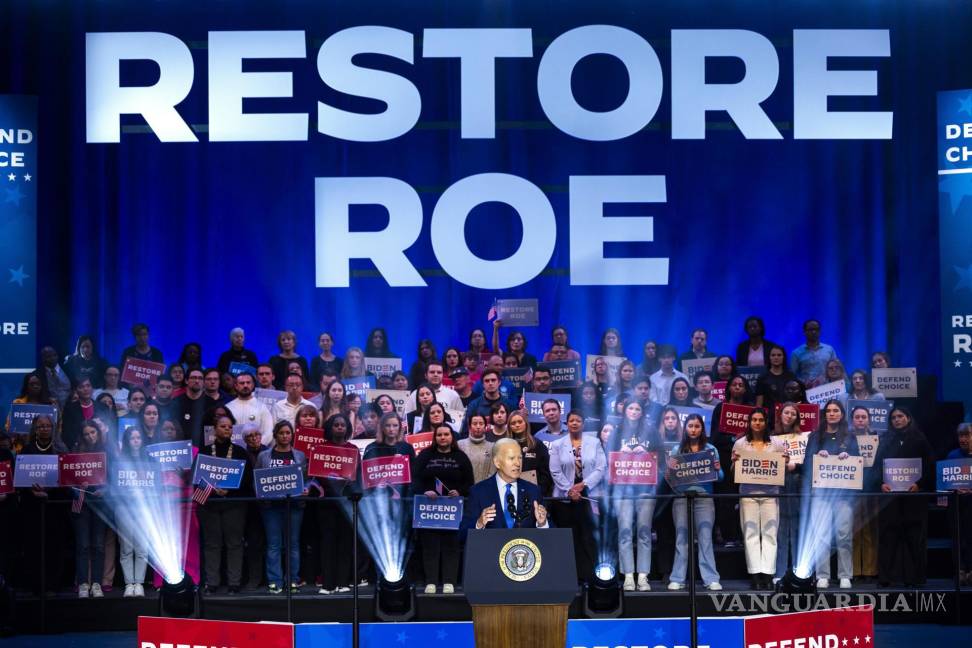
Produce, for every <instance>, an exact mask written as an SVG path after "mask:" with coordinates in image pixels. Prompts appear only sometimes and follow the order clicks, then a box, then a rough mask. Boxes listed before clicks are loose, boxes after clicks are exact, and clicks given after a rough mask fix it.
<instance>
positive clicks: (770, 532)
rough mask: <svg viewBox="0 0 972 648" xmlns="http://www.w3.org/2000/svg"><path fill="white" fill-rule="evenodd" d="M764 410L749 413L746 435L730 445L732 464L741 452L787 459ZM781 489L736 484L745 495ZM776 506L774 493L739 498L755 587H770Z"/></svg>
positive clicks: (734, 463) (774, 555)
mask: <svg viewBox="0 0 972 648" xmlns="http://www.w3.org/2000/svg"><path fill="white" fill-rule="evenodd" d="M768 418H769V417H768V416H767V414H766V410H764V409H762V408H758V409H756V410H755V411H754V412H753V413H752V414H750V415H749V426H748V428H747V429H746V435H745V436H742V437H740V438H738V439H737V440H736V442H735V443H734V444H733V446H732V465H733V470H734V469H735V465H736V462H738V461H739V455H740V453H742V452H752V453H757V454H764V453H765V454H780V455H783V457H784V459H785V460H786V461H787V462H789V459H790V455H789V452H787V447H786V444H784V443H783V441H781V440H780V439H778V438H776V437H771V436H769V430H768V429H767V427H768V425H767V424H768ZM779 492H780V488H779V486H769V485H765V484H744V483H741V484H739V493H740V494H741V495H742V494H746V495H770V494H776V493H779ZM778 521H779V506H778V504H777V499H776V498H775V497H743V498H742V499H740V500H739V523H740V525H741V526H742V531H743V542H744V543H745V547H746V571H747V572H749V577H750V579H751V584H752V588H753V589H754V590H762V589H771V588H772V582H771V580H772V578H773V574H774V573H776V531H777V525H778Z"/></svg>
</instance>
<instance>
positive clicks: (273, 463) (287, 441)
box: [256, 420, 307, 594]
mask: <svg viewBox="0 0 972 648" xmlns="http://www.w3.org/2000/svg"><path fill="white" fill-rule="evenodd" d="M293 441H294V426H293V424H291V423H290V421H286V420H284V421H278V422H277V424H276V425H274V426H273V445H272V446H271V447H269V448H267V449H266V450H264V451H263V452H261V453H260V456H259V457H258V458H257V463H256V468H258V469H261V468H276V467H277V466H290V465H297V466H299V467H300V470H301V472H306V469H307V456H306V455H305V454H304V453H303V452H301V451H300V450H298V449H296V448H294V447H293V445H292V444H293ZM260 513H261V514H262V516H263V528H264V531H265V532H266V535H267V555H266V568H267V584H268V586H269V589H270V593H271V594H279V593H280V592H282V591H283V589H282V588H281V584H283V583H284V580H283V578H284V573H283V569H281V561H280V556H281V551H282V549H283V548H284V547H283V544H284V543H283V538H284V525H285V524H289V525H290V547H289V549H290V553H289V554H288V556H287V557H288V562H289V564H288V574H287V575H289V576H290V589H291V590H293V591H297V589H299V586H298V584H297V575H298V574H299V573H300V524H301V521H302V520H303V519H304V503H303V502H297V503H296V504H293V505H292V506H291V507H290V517H289V519H288V517H287V504H286V502H261V508H260Z"/></svg>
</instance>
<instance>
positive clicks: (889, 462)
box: [884, 458, 921, 492]
mask: <svg viewBox="0 0 972 648" xmlns="http://www.w3.org/2000/svg"><path fill="white" fill-rule="evenodd" d="M919 479H921V459H918V458H914V459H885V460H884V483H885V484H887V485H888V486H890V487H891V490H892V491H895V492H898V491H906V490H908V489H909V488H911V487H912V485H914V484H917V483H918V480H919Z"/></svg>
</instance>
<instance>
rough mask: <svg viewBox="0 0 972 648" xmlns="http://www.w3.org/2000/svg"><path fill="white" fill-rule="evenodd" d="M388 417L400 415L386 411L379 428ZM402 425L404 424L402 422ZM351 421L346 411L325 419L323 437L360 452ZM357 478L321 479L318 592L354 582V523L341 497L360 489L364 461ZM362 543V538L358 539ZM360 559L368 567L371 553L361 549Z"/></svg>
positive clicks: (340, 589) (346, 588)
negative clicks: (352, 439) (346, 513)
mask: <svg viewBox="0 0 972 648" xmlns="http://www.w3.org/2000/svg"><path fill="white" fill-rule="evenodd" d="M385 417H389V419H388V420H391V419H392V418H394V419H395V420H396V421H398V415H397V414H395V413H394V412H391V413H387V414H383V415H382V418H381V420H380V421H379V423H378V427H379V428H381V427H384V426H385V423H386V419H385ZM399 426H401V423H400V422H399ZM350 438H351V420H350V419H349V418H348V417H347V416H345V415H344V414H335V415H334V416H332V417H331V418H329V419H327V420H326V421H325V422H324V439H325V440H326V441H327V443H328V445H332V446H336V447H339V448H347V449H353V450H354V451H355V452H357V451H358V446H356V445H354V444H353V443H351V441H350V440H349V439H350ZM355 474H356V478H355V479H353V480H350V481H349V480H345V479H336V478H328V479H320V480H319V482H320V484H321V486H323V489H324V497H326V498H327V499H326V500H324V501H321V502H318V503H317V528H318V530H319V531H320V536H321V568H322V571H323V572H324V574H323V576H324V577H323V580H322V581H321V588H320V589H319V590H318V591H317V593H318V594H330V593H332V592H334V593H337V594H343V593H344V592H350V591H351V584H352V582H353V580H352V579H353V578H354V576H353V575H352V574H353V573H354V571H355V566H354V565H353V564H352V563H351V554H352V549H353V546H352V544H351V543H352V542H354V533H353V531H352V529H351V523H350V522H349V521H348V518H347V516H345V515H344V512H343V511H342V510H341V503H340V501H338V498H344V497H347V496H348V495H349V494H350V493H351V492H352V491H354V490H356V489H357V490H360V489H359V487H358V479H359V478H360V476H361V463H360V462H358V465H357V468H356V471H355ZM359 542H360V541H359ZM358 560H359V562H363V563H364V565H363V566H365V567H366V566H367V560H368V554H367V552H366V551H364V550H361V551H359V552H358ZM357 571H358V572H359V573H366V572H367V569H362V565H359V567H358V570H357Z"/></svg>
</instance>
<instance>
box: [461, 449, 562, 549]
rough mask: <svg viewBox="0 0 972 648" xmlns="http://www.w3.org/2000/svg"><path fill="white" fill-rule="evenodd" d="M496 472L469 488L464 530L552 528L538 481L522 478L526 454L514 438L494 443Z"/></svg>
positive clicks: (463, 524) (463, 523)
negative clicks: (521, 472) (536, 483)
mask: <svg viewBox="0 0 972 648" xmlns="http://www.w3.org/2000/svg"><path fill="white" fill-rule="evenodd" d="M492 458H493V465H494V466H496V474H495V475H494V476H492V477H490V478H488V479H484V480H483V481H481V482H479V483H478V484H476V485H475V486H473V487H472V489H471V490H470V491H469V506H467V507H466V514H465V516H464V518H463V521H462V530H463V533H465V532H466V531H467V530H469V529H511V528H514V527H519V528H537V529H546V528H549V526H550V523H549V521H548V520H547V509H546V507H544V506H543V504H541V503H540V500H541V498H542V495H541V494H540V489H539V488H537V487H536V485H534V484H532V483H530V482H528V481H526V480H523V479H520V469H521V467H522V464H523V454H522V451H521V450H520V444H519V443H518V442H516V441H515V440H513V439H500V440H499V441H497V442H496V443H495V444H494V445H493V450H492Z"/></svg>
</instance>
